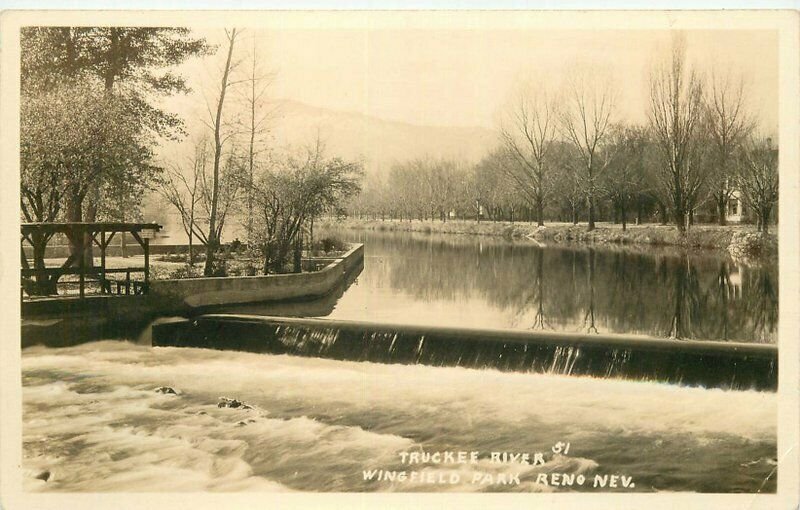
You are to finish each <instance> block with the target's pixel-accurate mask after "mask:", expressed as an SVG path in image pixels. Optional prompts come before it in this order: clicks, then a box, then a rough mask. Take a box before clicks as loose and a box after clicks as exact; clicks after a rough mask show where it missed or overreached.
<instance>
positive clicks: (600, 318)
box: [326, 230, 778, 342]
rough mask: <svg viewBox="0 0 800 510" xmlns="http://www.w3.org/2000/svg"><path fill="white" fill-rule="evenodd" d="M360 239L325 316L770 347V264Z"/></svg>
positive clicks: (371, 236) (378, 235) (661, 252)
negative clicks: (359, 267)
mask: <svg viewBox="0 0 800 510" xmlns="http://www.w3.org/2000/svg"><path fill="white" fill-rule="evenodd" d="M330 233H335V234H336V235H337V236H339V237H341V238H344V239H346V240H348V241H354V242H362V243H365V265H364V271H363V273H362V274H361V275H360V276H359V278H358V280H357V282H356V283H355V284H354V285H352V286H351V287H350V288H349V289H348V290H347V291H346V292H345V293H344V296H342V298H340V299H339V301H338V302H337V304H336V306H335V308H334V310H333V312H332V313H330V314H329V315H328V317H331V318H336V319H359V320H369V321H378V322H391V323H413V324H439V325H452V326H463V327H488V328H515V329H540V330H554V331H575V332H589V333H593V332H597V333H632V334H647V335H654V336H661V337H679V338H702V339H712V340H737V341H747V342H750V341H753V342H775V341H776V332H777V320H778V275H777V267H775V266H774V265H773V266H766V267H750V266H744V265H740V264H736V263H735V262H733V261H732V260H730V259H729V258H727V257H723V256H721V255H718V254H713V253H701V254H692V255H688V254H686V253H681V252H679V251H677V250H666V249H654V248H653V249H649V250H647V251H642V250H640V251H636V250H630V249H626V250H622V249H608V248H603V249H600V248H597V249H595V248H591V247H586V246H547V247H540V246H536V245H534V244H532V243H511V242H507V241H504V240H501V239H493V238H478V237H467V236H452V235H451V236H437V235H426V234H411V233H401V232H372V231H370V232H364V231H345V230H342V231H329V232H326V234H330Z"/></svg>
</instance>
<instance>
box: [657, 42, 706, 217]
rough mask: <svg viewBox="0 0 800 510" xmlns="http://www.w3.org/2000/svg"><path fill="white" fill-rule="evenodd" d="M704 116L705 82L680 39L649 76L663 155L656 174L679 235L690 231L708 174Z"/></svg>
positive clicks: (659, 142) (659, 145)
mask: <svg viewBox="0 0 800 510" xmlns="http://www.w3.org/2000/svg"><path fill="white" fill-rule="evenodd" d="M702 115H703V85H702V80H701V78H700V76H699V75H698V74H697V72H696V71H695V70H694V69H693V68H691V67H689V66H688V65H687V64H686V48H685V45H684V42H683V39H682V38H681V37H676V38H674V39H673V45H672V54H671V59H670V60H669V62H668V63H667V64H666V65H662V66H661V67H660V68H658V69H656V70H655V71H654V72H653V73H652V75H651V76H650V112H649V117H650V126H651V129H652V132H653V136H654V139H655V141H656V143H657V145H658V147H659V152H660V158H659V160H660V161H659V164H658V166H657V170H656V172H655V174H656V176H657V179H658V184H659V188H660V190H661V194H662V199H663V200H664V202H665V203H667V204H669V206H670V208H671V209H672V216H673V219H674V221H675V225H676V226H677V227H678V230H680V231H681V232H685V231H686V229H687V228H688V225H689V219H690V213H691V212H692V210H693V209H694V208H695V207H696V205H697V203H698V200H699V198H700V192H701V189H702V187H703V184H704V181H705V179H706V175H707V174H706V172H705V171H704V169H703V167H702V165H701V164H700V163H699V157H698V156H699V153H700V151H699V145H700V144H699V143H698V139H699V133H698V131H699V129H698V127H699V125H700V123H701V120H702Z"/></svg>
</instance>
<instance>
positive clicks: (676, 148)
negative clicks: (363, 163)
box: [348, 36, 778, 232]
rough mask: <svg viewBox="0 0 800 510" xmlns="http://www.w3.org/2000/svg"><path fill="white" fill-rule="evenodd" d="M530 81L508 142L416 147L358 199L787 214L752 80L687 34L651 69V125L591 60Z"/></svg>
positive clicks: (571, 217)
mask: <svg viewBox="0 0 800 510" xmlns="http://www.w3.org/2000/svg"><path fill="white" fill-rule="evenodd" d="M545 88H546V86H545V84H541V83H536V84H529V85H528V86H527V87H525V88H524V89H523V90H522V91H521V92H520V94H519V96H518V97H517V98H516V101H514V102H513V103H512V104H511V105H510V106H509V108H508V111H507V112H506V114H505V116H504V118H503V120H502V124H501V125H500V143H499V144H498V146H497V148H496V149H495V150H494V151H492V152H491V153H490V154H488V155H487V156H486V157H485V158H483V160H481V161H480V162H479V163H477V164H474V165H470V164H464V163H461V162H458V161H455V160H441V159H440V160H436V159H432V158H427V159H425V158H423V159H416V160H413V161H408V162H403V163H398V164H396V165H394V166H393V167H392V168H391V170H390V172H389V173H388V175H387V176H385V178H383V179H381V178H372V179H368V180H367V182H366V183H365V189H364V192H363V193H361V194H360V195H359V196H357V197H356V198H355V199H353V200H352V201H351V203H350V204H349V207H348V211H349V213H350V214H351V215H354V216H357V217H361V218H364V217H371V218H380V219H385V218H392V219H400V220H411V219H431V220H432V219H434V218H435V219H438V220H441V221H443V222H445V221H447V220H448V219H450V218H451V217H456V218H472V219H475V220H477V221H481V220H500V219H502V220H509V221H514V220H518V219H521V220H526V221H529V220H532V219H533V220H535V221H536V222H537V223H538V224H539V225H543V224H544V223H545V221H568V222H571V223H573V224H577V223H578V221H579V220H582V221H585V222H586V225H587V228H588V230H593V229H594V228H595V224H596V222H597V221H614V222H619V223H621V225H622V228H623V229H625V228H626V226H627V223H628V222H629V221H630V220H631V219H633V221H635V222H636V223H637V224H641V223H644V222H659V223H661V224H667V223H668V222H670V223H672V224H673V225H675V226H676V227H677V229H678V230H679V231H680V232H684V231H686V230H687V229H688V228H690V227H691V226H692V225H693V224H694V222H695V221H700V220H705V221H714V222H717V223H718V224H720V225H725V224H726V215H727V214H728V212H729V207H730V205H731V203H732V201H735V203H736V207H737V208H738V207H741V205H744V208H745V211H746V216H745V218H746V220H747V221H752V222H753V223H754V224H755V225H756V227H757V229H758V230H759V231H767V230H768V228H769V225H770V223H773V222H775V221H776V209H777V208H776V204H777V200H778V150H777V148H776V147H775V145H774V144H773V142H772V140H771V139H770V138H769V137H766V136H763V135H762V134H760V133H759V129H758V122H757V119H756V117H755V115H754V114H752V113H751V112H749V111H748V108H747V101H746V99H747V98H746V94H745V87H744V83H743V81H742V80H736V79H734V78H733V76H732V74H730V73H728V74H711V75H710V76H703V75H701V73H700V71H699V70H698V69H696V68H694V67H692V66H691V65H690V63H689V62H687V58H686V52H685V47H684V43H683V40H682V38H681V37H680V36H676V38H675V39H674V40H673V48H672V53H671V54H670V55H669V58H668V59H667V60H666V61H665V62H663V64H662V65H661V66H660V67H656V68H654V69H653V71H652V72H651V74H650V78H649V109H648V112H647V117H648V123H647V124H646V125H631V124H626V123H621V122H615V121H614V119H615V118H616V113H617V112H616V93H615V90H614V87H613V84H612V83H611V81H610V80H607V79H604V78H603V75H602V73H600V72H593V70H591V69H582V70H579V71H576V72H574V73H573V74H572V75H570V76H568V78H567V79H566V80H565V83H564V85H563V87H562V91H561V93H560V94H559V95H558V96H556V97H553V96H548V95H547V94H546V92H544V90H545Z"/></svg>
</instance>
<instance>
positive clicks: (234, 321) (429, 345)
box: [152, 314, 778, 391]
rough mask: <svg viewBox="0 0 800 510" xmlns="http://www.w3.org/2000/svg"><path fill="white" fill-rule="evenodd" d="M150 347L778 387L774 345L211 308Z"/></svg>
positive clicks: (163, 331) (159, 330)
mask: <svg viewBox="0 0 800 510" xmlns="http://www.w3.org/2000/svg"><path fill="white" fill-rule="evenodd" d="M152 338H153V340H152V341H153V345H154V346H165V347H166V346H170V347H198V348H209V349H222V350H237V351H248V352H258V353H270V354H289V355H295V356H311V357H320V358H328V359H335V360H347V361H369V362H376V363H395V364H422V365H430V366H460V367H465V368H476V369H495V370H501V371H514V372H530V373H542V374H556V375H572V376H591V377H600V378H617V379H629V380H642V381H653V382H663V383H669V384H678V385H685V386H702V387H708V388H721V389H732V390H762V391H764V390H766V391H775V390H776V389H777V376H778V350H777V347H776V346H774V345H768V344H748V343H738V342H714V341H698V340H672V339H658V338H651V337H640V336H631V335H598V334H595V335H590V334H578V333H575V334H572V333H552V332H540V331H512V330H494V329H460V328H450V327H433V326H409V325H392V324H377V323H369V322H362V321H339V320H328V319H307V318H279V317H264V316H252V315H228V314H214V315H202V316H199V317H196V318H194V319H186V320H180V321H172V322H168V323H163V324H156V325H154V326H153V332H152Z"/></svg>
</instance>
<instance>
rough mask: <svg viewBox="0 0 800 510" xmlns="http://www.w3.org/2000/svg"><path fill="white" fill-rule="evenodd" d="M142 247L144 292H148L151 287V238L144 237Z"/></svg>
mask: <svg viewBox="0 0 800 510" xmlns="http://www.w3.org/2000/svg"><path fill="white" fill-rule="evenodd" d="M143 241H144V243H143V244H142V248H143V249H144V292H143V294H146V293H147V291H148V289H149V288H150V239H148V238H144V239H143Z"/></svg>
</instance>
